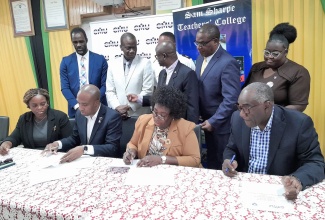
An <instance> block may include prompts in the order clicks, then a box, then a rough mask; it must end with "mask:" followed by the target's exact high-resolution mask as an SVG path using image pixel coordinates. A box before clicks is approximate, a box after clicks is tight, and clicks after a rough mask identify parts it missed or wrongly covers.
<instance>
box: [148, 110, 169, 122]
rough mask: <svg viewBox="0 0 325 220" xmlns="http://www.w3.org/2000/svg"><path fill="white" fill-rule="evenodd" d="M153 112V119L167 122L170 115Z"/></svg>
mask: <svg viewBox="0 0 325 220" xmlns="http://www.w3.org/2000/svg"><path fill="white" fill-rule="evenodd" d="M151 112H152V115H153V117H155V118H158V119H159V120H161V121H165V120H166V118H167V117H168V115H166V116H162V115H158V114H157V113H156V112H155V111H154V110H151Z"/></svg>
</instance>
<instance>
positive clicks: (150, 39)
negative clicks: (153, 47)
mask: <svg viewBox="0 0 325 220" xmlns="http://www.w3.org/2000/svg"><path fill="white" fill-rule="evenodd" d="M157 43H158V38H156V37H152V38H149V39H146V44H157Z"/></svg>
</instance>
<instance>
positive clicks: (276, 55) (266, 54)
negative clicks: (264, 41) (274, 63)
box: [264, 49, 287, 59]
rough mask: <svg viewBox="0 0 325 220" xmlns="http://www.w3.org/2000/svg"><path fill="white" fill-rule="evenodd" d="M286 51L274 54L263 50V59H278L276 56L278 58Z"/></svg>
mask: <svg viewBox="0 0 325 220" xmlns="http://www.w3.org/2000/svg"><path fill="white" fill-rule="evenodd" d="M286 50H287V49H284V50H283V51H281V52H279V51H274V52H270V51H268V50H264V56H265V57H271V56H272V57H273V58H274V59H276V58H278V56H280V54H281V53H283V52H284V51H286Z"/></svg>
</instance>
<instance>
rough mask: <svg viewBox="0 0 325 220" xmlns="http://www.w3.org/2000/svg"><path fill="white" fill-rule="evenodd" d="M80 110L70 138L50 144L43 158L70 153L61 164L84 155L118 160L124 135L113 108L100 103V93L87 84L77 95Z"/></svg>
mask: <svg viewBox="0 0 325 220" xmlns="http://www.w3.org/2000/svg"><path fill="white" fill-rule="evenodd" d="M77 101H78V103H79V110H78V111H77V113H76V119H75V125H74V127H73V133H72V135H71V136H69V137H67V138H64V139H61V140H59V141H55V142H53V143H51V144H48V145H47V146H46V148H45V150H44V151H43V152H42V153H43V155H44V154H47V153H56V151H57V150H63V151H68V152H67V153H66V154H65V155H64V156H63V157H62V158H61V163H64V162H70V161H73V160H75V159H77V158H79V157H81V156H82V155H83V154H88V155H93V156H106V157H116V156H117V154H118V152H119V143H120V138H121V134H122V119H121V117H120V115H119V114H118V113H117V112H116V111H114V110H113V109H110V108H108V107H107V106H105V105H103V104H101V103H100V91H99V89H98V88H97V87H96V86H94V85H85V86H83V87H82V88H81V90H80V91H79V92H78V95H77Z"/></svg>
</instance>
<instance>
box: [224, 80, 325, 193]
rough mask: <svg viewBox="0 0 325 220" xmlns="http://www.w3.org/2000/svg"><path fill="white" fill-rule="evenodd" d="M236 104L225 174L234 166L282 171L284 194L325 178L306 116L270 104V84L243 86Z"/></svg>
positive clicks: (250, 170) (232, 173)
mask: <svg viewBox="0 0 325 220" xmlns="http://www.w3.org/2000/svg"><path fill="white" fill-rule="evenodd" d="M237 107H238V111H236V112H235V113H234V114H233V116H232V119H231V135H230V138H229V142H228V145H227V148H226V149H225V151H224V154H223V157H224V163H223V165H222V170H223V172H224V174H225V175H226V176H229V177H233V176H235V175H236V174H237V171H240V172H248V173H258V174H269V175H279V176H283V178H282V182H283V184H284V186H285V191H286V193H285V196H286V198H287V199H295V198H297V195H298V193H299V192H300V191H301V190H303V189H306V188H307V187H309V186H311V185H313V184H316V183H318V182H320V181H322V180H323V179H324V168H325V164H324V158H323V156H322V153H321V150H320V147H319V142H318V137H317V133H316V131H315V128H314V125H313V121H312V120H311V118H310V117H309V116H307V115H305V114H303V113H301V112H299V111H295V110H292V109H288V108H285V107H282V106H278V105H274V95H273V91H272V89H271V88H270V87H269V86H268V85H267V84H265V83H261V82H255V83H252V84H249V85H248V86H247V87H245V88H244V89H243V91H242V92H241V94H240V96H239V98H238V104H237ZM230 158H235V159H234V160H232V162H231V161H230ZM236 170H237V171H236Z"/></svg>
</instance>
